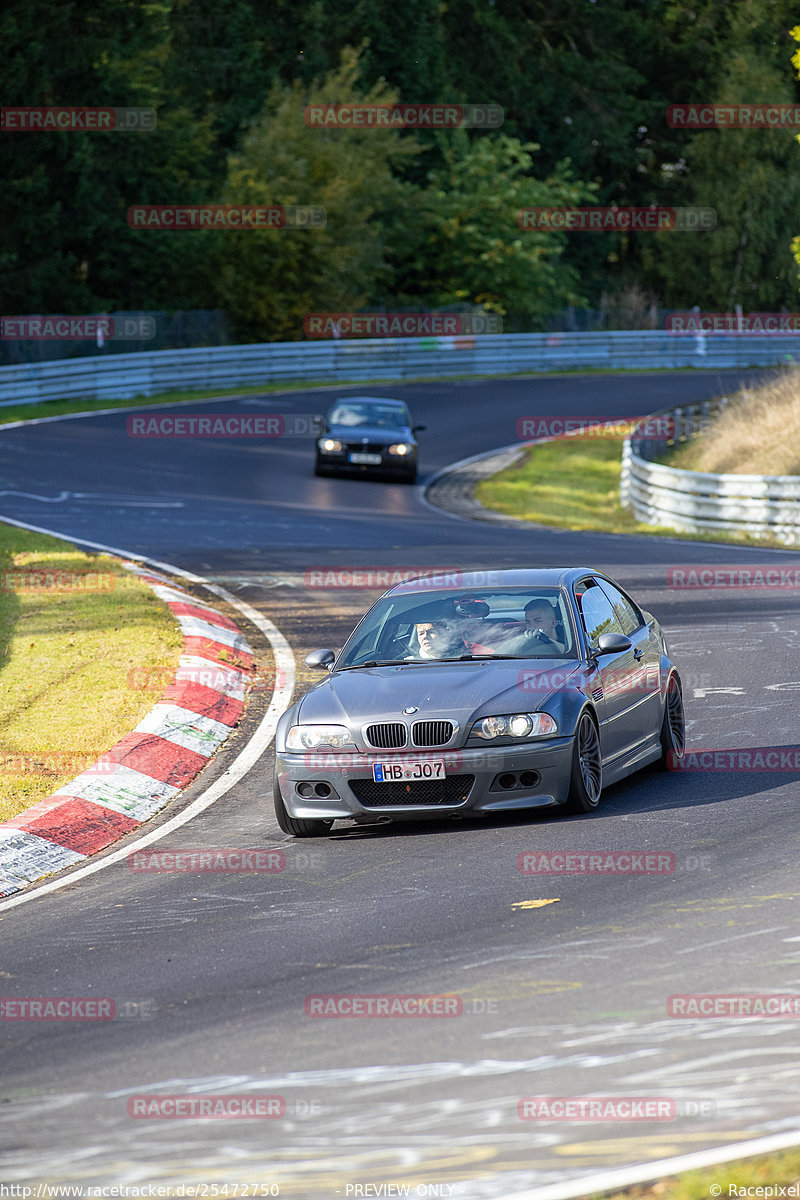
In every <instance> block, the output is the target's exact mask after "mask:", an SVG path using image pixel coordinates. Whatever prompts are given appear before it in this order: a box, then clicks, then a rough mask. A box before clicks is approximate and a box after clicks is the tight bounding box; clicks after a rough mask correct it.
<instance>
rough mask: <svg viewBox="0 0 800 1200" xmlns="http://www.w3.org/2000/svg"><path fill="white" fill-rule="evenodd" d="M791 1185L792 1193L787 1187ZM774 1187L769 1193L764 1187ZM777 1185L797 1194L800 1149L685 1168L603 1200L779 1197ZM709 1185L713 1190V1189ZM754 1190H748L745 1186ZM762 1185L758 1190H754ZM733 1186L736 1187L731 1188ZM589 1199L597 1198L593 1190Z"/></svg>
mask: <svg viewBox="0 0 800 1200" xmlns="http://www.w3.org/2000/svg"><path fill="white" fill-rule="evenodd" d="M792 1184H794V1185H795V1187H794V1192H789V1191H788V1188H789V1187H790V1186H791V1185H792ZM770 1187H772V1188H775V1189H776V1190H775V1191H773V1192H768V1191H767V1190H766V1189H767V1188H770ZM780 1187H785V1188H787V1192H784V1193H783V1194H784V1195H787V1194H788V1195H789V1196H791V1195H795V1196H798V1195H800V1150H786V1151H784V1152H783V1153H781V1154H770V1155H768V1156H767V1157H762V1158H744V1159H739V1160H738V1162H731V1163H721V1164H720V1165H719V1166H718V1167H709V1168H708V1169H706V1170H702V1171H687V1172H686V1174H684V1175H676V1176H675V1177H674V1178H672V1179H663V1180H661V1181H659V1182H658V1183H654V1184H650V1185H648V1186H642V1187H639V1186H637V1187H632V1188H626V1189H625V1190H624V1191H621V1192H604V1193H603V1200H709V1197H713V1196H719V1197H720V1200H727V1198H728V1197H729V1196H747V1195H749V1196H751V1197H752V1196H760V1197H764V1196H767V1197H770V1196H771V1197H778V1196H779V1195H780V1192H779V1191H778V1190H777V1189H778V1188H780ZM712 1188H713V1189H714V1190H713V1191H712ZM748 1188H752V1189H753V1190H752V1191H750V1192H748V1191H747V1189H748ZM756 1188H761V1189H762V1190H761V1191H756V1190H755V1189H756ZM734 1189H735V1190H734ZM588 1200H599V1195H598V1194H597V1193H595V1194H594V1195H593V1196H591V1197H589V1198H588Z"/></svg>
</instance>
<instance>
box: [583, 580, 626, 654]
mask: <svg viewBox="0 0 800 1200" xmlns="http://www.w3.org/2000/svg"><path fill="white" fill-rule="evenodd" d="M575 596H576V599H577V601H578V606H579V608H580V610H581V616H582V617H583V625H584V628H585V630H586V636H587V637H588V639H589V642H590V644H591V645H592V646H596V645H597V639H598V638H599V637H600V634H601V633H622V626H621V624H620V622H619V620H618V618H617V617H616V615H615V613H614V609H613V608H612V607H611V601H610V600H609V598H608V596H606V594H605V592H604V591H603V590H602V588H600V587H598V585H597V584H596V583H594V582H593V581H589V580H586V581H582V582H581V583H580V584H579V585H578V586H577V587H576V588H575Z"/></svg>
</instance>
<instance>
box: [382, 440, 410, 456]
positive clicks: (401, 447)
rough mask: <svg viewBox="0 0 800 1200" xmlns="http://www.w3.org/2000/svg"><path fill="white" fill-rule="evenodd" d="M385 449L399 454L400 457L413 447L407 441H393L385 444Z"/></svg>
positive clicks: (408, 452)
mask: <svg viewBox="0 0 800 1200" xmlns="http://www.w3.org/2000/svg"><path fill="white" fill-rule="evenodd" d="M386 449H387V450H388V451H389V453H390V454H399V455H400V457H401V458H402V457H403V455H405V454H410V453H411V451H412V450H413V449H414V447H413V446H411V445H409V443H408V442H394V443H393V444H392V445H391V446H387V447H386Z"/></svg>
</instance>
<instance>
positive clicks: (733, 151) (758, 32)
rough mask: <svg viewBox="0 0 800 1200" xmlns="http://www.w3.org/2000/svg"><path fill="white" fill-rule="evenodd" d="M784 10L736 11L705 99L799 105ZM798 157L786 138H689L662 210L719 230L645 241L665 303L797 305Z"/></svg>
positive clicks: (671, 169) (761, 132) (755, 1)
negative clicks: (709, 215)
mask: <svg viewBox="0 0 800 1200" xmlns="http://www.w3.org/2000/svg"><path fill="white" fill-rule="evenodd" d="M787 7H788V6H786V5H776V4H775V3H774V2H773V0H747V3H744V4H740V5H736V6H732V12H731V26H730V31H729V34H728V36H727V38H726V55H725V62H724V72H721V74H720V78H719V82H718V84H717V88H716V91H715V92H714V93H712V95H711V96H709V97H707V99H708V100H709V101H711V102H715V103H718V104H743V103H748V102H753V103H763V104H769V105H776V104H791V103H793V102H795V100H796V96H797V92H796V88H795V87H794V85H793V82H792V78H791V71H790V70H789V54H788V30H787V28H786V23H785V15H786V10H787ZM781 9H783V10H784V11H783V12H781V11H780V10H781ZM796 154H797V151H796V147H795V146H794V139H793V136H792V133H791V132H790V131H789V130H781V129H775V130H772V129H764V128H754V129H744V128H733V129H709V130H702V131H698V132H695V133H693V134H692V135H691V137H690V139H689V142H688V146H687V148H686V150H685V154H684V156H683V158H682V159H680V160H678V161H676V162H674V163H672V164H665V165H664V167H663V168H662V174H663V177H664V186H663V200H662V202H663V203H666V204H670V203H672V204H683V205H700V206H708V207H711V208H714V209H715V210H716V212H717V228H716V230H715V231H714V232H713V233H697V234H688V233H662V234H654V235H652V237H650V238H648V240H647V242H646V243H645V244H644V245H643V247H642V260H643V264H644V268H645V271H646V272H647V276H648V279H649V280H651V281H652V282H653V284H654V286H655V287H656V289H657V290H658V292H659V293H660V295H661V298H662V303H664V304H665V305H666V306H667V307H675V308H684V307H688V306H690V305H694V304H698V305H700V307H701V308H703V309H708V310H724V311H731V310H733V308H734V307H735V305H737V304H741V305H742V307H743V308H744V310H745V311H759V310H765V311H772V310H780V309H781V308H784V307H787V306H788V307H794V306H795V305H796V295H797V281H796V277H795V270H794V265H793V262H792V255H791V231H792V227H793V225H794V224H795V222H796V216H797V213H798V211H800V171H798V170H797V162H796ZM643 240H644V239H643Z"/></svg>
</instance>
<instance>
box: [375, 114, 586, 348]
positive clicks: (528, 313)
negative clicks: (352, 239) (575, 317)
mask: <svg viewBox="0 0 800 1200" xmlns="http://www.w3.org/2000/svg"><path fill="white" fill-rule="evenodd" d="M442 136H443V137H447V138H448V139H451V142H450V145H449V148H448V149H446V150H444V151H443V158H444V164H445V165H444V167H443V168H441V169H438V168H437V169H434V170H432V171H431V172H430V174H429V176H428V181H427V187H426V188H425V189H424V190H421V191H419V192H418V193H417V195H416V200H415V204H414V220H413V221H412V222H410V223H409V222H408V221H407V220H406V221H405V225H404V227H403V228H398V229H397V231H396V235H395V237H393V238H392V239H391V242H392V245H393V247H395V251H394V253H393V256H392V257H393V262H394V268H395V269H394V277H393V280H392V285H393V286H392V291H393V294H394V295H395V296H396V297H398V298H400V299H402V300H403V302H404V303H406V304H411V303H420V302H421V303H424V304H426V305H428V306H430V307H432V308H439V307H443V306H446V305H449V306H452V305H456V304H469V305H479V306H481V307H483V308H484V309H486V310H487V311H491V312H496V313H499V314H501V315H502V316H503V317H511V319H512V321H517V322H519V321H522V322H523V323H524V325H525V327H526V328H528V327H529V323H530V322H531V321H533V322H534V323H540V322H541V321H542V320H543V318H544V317H546V316H547V315H548V314H549V313H551V312H553V311H555V310H558V309H561V308H563V307H564V306H565V305H567V304H580V303H582V302H583V301H582V297H581V295H580V281H579V277H578V274H577V272H576V271H575V270H574V268H571V267H569V266H567V265H566V264H565V263H564V262H563V258H562V255H563V251H564V244H565V240H566V238H565V235H561V234H555V233H545V232H539V231H528V230H522V229H520V227H519V225H518V222H517V214H518V212H519V211H520V210H521V209H523V208H525V207H534V206H543V207H553V206H558V205H576V204H580V203H582V202H585V201H586V200H588V199H590V198H591V197H592V195H593V189H592V188H590V187H587V186H586V185H585V184H583V183H581V182H579V181H577V180H575V179H574V178H573V177H572V175H571V172H570V169H569V164H568V163H562V164H558V166H557V168H556V170H555V171H554V172H553V174H552V175H551V176H550V177H549V178H547V179H538V178H536V177H535V176H534V174H533V167H534V164H533V154H534V152H535V151H536V150H538V148H539V147H538V146H536V145H535V144H533V143H529V144H527V145H526V144H523V143H522V142H520V141H518V140H517V139H516V138H510V137H507V136H505V135H499V136H495V137H493V138H489V137H477V138H473V139H470V138H468V136H467V134H466V133H465V132H464V131H463V130H458V131H456V132H455V133H453V134H449V133H448V134H444V135H442ZM406 215H407V214H404V217H405V216H406ZM387 303H388V299H387Z"/></svg>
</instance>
